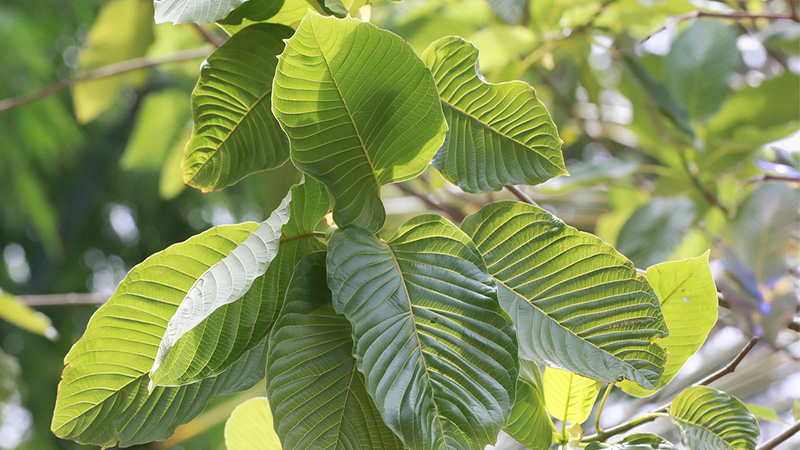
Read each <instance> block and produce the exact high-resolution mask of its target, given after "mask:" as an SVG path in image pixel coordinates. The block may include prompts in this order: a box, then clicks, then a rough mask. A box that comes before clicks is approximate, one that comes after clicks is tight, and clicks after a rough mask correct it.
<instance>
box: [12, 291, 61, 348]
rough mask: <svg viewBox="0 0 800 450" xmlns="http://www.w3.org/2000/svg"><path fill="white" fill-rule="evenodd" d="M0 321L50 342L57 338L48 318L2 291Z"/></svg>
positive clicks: (56, 333)
mask: <svg viewBox="0 0 800 450" xmlns="http://www.w3.org/2000/svg"><path fill="white" fill-rule="evenodd" d="M0 320H5V321H6V322H8V323H10V324H12V325H15V326H17V327H19V328H22V329H23V330H25V331H30V332H31V333H36V334H38V335H40V336H44V337H46V338H47V339H50V340H54V339H55V338H57V337H58V331H56V329H55V328H53V322H51V321H50V318H49V317H47V316H46V315H44V314H43V313H40V312H39V311H36V310H35V309H33V308H31V307H30V306H28V305H26V304H25V302H23V301H22V300H20V299H18V298H16V297H14V296H13V295H9V294H6V293H4V292H3V291H0Z"/></svg>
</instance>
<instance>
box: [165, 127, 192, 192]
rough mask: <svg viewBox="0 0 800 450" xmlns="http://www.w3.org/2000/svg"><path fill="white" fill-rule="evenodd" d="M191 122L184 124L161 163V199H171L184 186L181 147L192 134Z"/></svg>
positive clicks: (183, 146) (181, 190)
mask: <svg viewBox="0 0 800 450" xmlns="http://www.w3.org/2000/svg"><path fill="white" fill-rule="evenodd" d="M191 129H192V127H191V124H184V128H183V131H181V133H180V135H178V139H177V140H176V141H175V143H174V144H173V145H172V148H171V149H169V150H168V151H167V156H166V158H164V163H163V164H162V165H161V174H160V176H159V180H158V195H159V196H160V197H161V199H163V200H171V199H173V198H175V197H177V196H178V194H180V193H181V192H183V190H184V189H185V188H186V185H185V184H184V183H183V169H182V168H181V161H183V149H184V148H185V147H186V141H188V140H189V137H190V136H191V135H192V131H191Z"/></svg>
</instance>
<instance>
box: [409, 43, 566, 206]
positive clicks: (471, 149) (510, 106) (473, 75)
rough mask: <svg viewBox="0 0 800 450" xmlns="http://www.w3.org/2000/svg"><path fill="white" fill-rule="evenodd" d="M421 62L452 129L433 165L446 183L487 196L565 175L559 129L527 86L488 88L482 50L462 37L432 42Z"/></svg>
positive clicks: (506, 85) (491, 85)
mask: <svg viewBox="0 0 800 450" xmlns="http://www.w3.org/2000/svg"><path fill="white" fill-rule="evenodd" d="M423 59H424V60H425V63H426V64H427V65H428V67H430V69H431V71H432V72H433V76H434V78H435V79H436V84H437V86H438V88H439V95H440V97H441V99H442V107H443V109H444V113H445V117H446V119H447V123H448V125H449V126H450V132H449V133H448V136H447V139H446V140H445V142H444V144H443V145H442V147H441V148H440V149H439V151H438V152H437V153H436V156H435V157H434V159H433V165H434V166H435V167H436V168H437V169H439V171H441V172H442V175H444V177H445V178H447V179H448V180H449V181H451V182H453V183H455V184H456V185H458V186H459V187H460V188H462V189H463V190H465V191H467V192H489V191H497V190H500V189H502V188H503V186H504V185H506V184H539V183H541V182H543V181H546V180H548V179H550V178H552V177H554V176H558V175H562V174H566V173H567V171H566V169H565V167H564V158H563V156H562V155H561V139H560V138H559V137H558V132H557V131H556V126H555V124H554V123H553V121H552V119H551V118H550V114H549V113H548V112H547V109H546V108H545V107H544V105H543V104H542V103H541V102H540V101H539V100H538V99H537V98H536V92H535V91H534V90H533V88H532V87H530V86H529V85H528V84H527V83H524V82H521V81H513V82H509V83H502V84H490V83H487V82H486V80H484V79H483V76H482V75H481V73H480V71H479V69H478V65H477V63H478V49H477V48H475V46H474V45H472V44H471V43H470V42H467V41H465V40H463V39H461V38H458V37H446V38H443V39H440V40H438V41H436V42H434V43H433V44H431V46H430V47H428V49H427V50H425V53H424V54H423Z"/></svg>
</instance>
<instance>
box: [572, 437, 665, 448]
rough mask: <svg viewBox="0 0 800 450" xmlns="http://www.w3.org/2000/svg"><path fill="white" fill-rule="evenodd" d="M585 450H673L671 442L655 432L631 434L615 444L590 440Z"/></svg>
mask: <svg viewBox="0 0 800 450" xmlns="http://www.w3.org/2000/svg"><path fill="white" fill-rule="evenodd" d="M586 450H675V446H674V445H672V443H671V442H669V441H666V440H664V438H662V437H661V436H656V435H655V434H648V433H642V434H632V435H630V436H627V437H625V439H623V440H621V441H620V442H618V443H616V444H605V443H600V442H592V443H590V444H589V445H587V446H586Z"/></svg>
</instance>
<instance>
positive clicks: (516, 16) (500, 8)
mask: <svg viewBox="0 0 800 450" xmlns="http://www.w3.org/2000/svg"><path fill="white" fill-rule="evenodd" d="M488 2H489V6H491V7H492V11H494V13H495V14H497V15H498V16H500V18H501V19H503V20H504V21H506V23H508V24H511V25H516V24H517V23H519V21H520V19H522V13H523V11H524V10H525V4H526V3H527V1H526V0H488Z"/></svg>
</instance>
